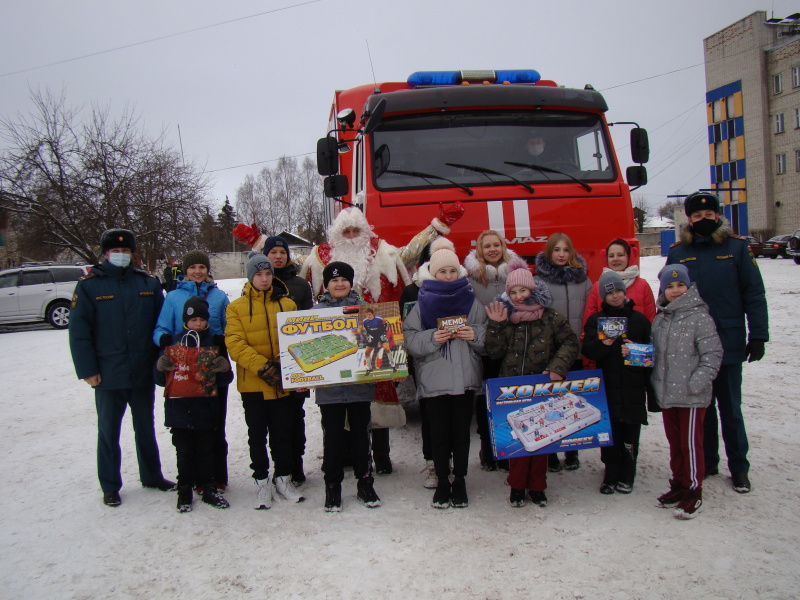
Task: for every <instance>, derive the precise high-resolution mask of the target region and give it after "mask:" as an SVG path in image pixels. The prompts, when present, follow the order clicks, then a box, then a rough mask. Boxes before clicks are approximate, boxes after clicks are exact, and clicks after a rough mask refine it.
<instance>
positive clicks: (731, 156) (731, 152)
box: [728, 138, 736, 161]
mask: <svg viewBox="0 0 800 600" xmlns="http://www.w3.org/2000/svg"><path fill="white" fill-rule="evenodd" d="M728 160H730V161H734V160H736V138H730V139H729V140H728Z"/></svg>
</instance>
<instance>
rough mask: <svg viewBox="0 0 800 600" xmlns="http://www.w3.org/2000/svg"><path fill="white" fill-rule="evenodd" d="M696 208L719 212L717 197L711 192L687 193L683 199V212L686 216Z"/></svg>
mask: <svg viewBox="0 0 800 600" xmlns="http://www.w3.org/2000/svg"><path fill="white" fill-rule="evenodd" d="M698 210H713V211H714V212H717V213H718V212H719V198H717V197H716V196H715V195H714V194H712V193H711V192H695V193H694V194H689V195H688V196H686V199H685V200H684V201H683V212H685V213H686V216H687V217H688V216H689V215H691V214H692V213H695V212H697V211H698Z"/></svg>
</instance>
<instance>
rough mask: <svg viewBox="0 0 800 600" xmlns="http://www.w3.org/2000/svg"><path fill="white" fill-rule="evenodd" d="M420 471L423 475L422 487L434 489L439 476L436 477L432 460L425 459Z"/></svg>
mask: <svg viewBox="0 0 800 600" xmlns="http://www.w3.org/2000/svg"><path fill="white" fill-rule="evenodd" d="M422 473H423V474H424V475H425V480H424V481H423V483H422V487H424V488H425V489H428V490H435V489H436V486H437V484H438V483H439V478H438V477H436V467H434V466H433V461H432V460H426V461H425V468H424V469H422Z"/></svg>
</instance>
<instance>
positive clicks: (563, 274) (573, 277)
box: [535, 252, 587, 284]
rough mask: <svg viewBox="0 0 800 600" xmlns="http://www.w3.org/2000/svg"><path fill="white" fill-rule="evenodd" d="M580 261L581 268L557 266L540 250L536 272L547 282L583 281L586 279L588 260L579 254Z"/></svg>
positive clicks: (537, 256)
mask: <svg viewBox="0 0 800 600" xmlns="http://www.w3.org/2000/svg"><path fill="white" fill-rule="evenodd" d="M578 262H579V263H581V266H580V267H579V268H575V267H557V266H556V265H554V264H553V263H551V262H550V261H549V260H547V258H546V257H545V255H544V252H539V254H537V255H536V262H535V264H536V274H537V275H539V277H541V278H542V279H544V280H545V281H546V282H547V283H557V284H565V283H583V282H584V281H586V277H587V274H586V261H585V260H584V258H583V257H582V256H581V255H580V254H579V255H578Z"/></svg>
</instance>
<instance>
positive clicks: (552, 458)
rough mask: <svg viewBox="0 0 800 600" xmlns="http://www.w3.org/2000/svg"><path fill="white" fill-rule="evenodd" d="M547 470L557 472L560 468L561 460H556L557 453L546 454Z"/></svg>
mask: <svg viewBox="0 0 800 600" xmlns="http://www.w3.org/2000/svg"><path fill="white" fill-rule="evenodd" d="M547 470H548V471H549V472H550V473H558V472H559V471H560V470H561V461H560V460H558V454H548V455H547Z"/></svg>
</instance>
